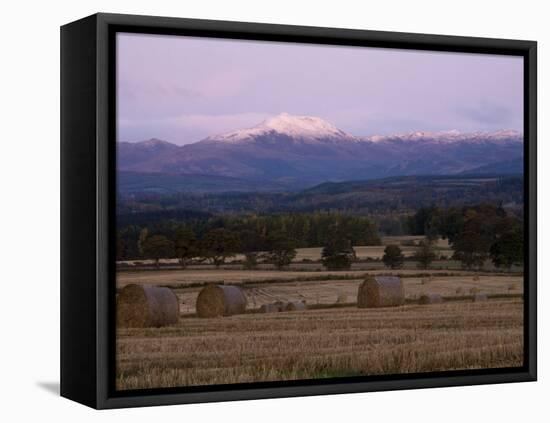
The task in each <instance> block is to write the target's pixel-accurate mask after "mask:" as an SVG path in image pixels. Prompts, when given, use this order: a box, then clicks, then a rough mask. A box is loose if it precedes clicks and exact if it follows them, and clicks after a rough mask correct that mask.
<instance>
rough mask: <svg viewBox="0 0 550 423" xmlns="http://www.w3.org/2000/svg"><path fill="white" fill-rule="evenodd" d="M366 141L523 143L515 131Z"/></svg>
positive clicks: (398, 136) (410, 135) (426, 134)
mask: <svg viewBox="0 0 550 423" xmlns="http://www.w3.org/2000/svg"><path fill="white" fill-rule="evenodd" d="M363 140H364V141H369V142H375V143H382V142H394V141H409V142H423V143H439V144H448V143H455V142H465V143H476V142H501V141H511V142H522V141H523V135H522V134H521V132H518V131H514V130H500V131H495V132H460V131H457V130H456V129H453V130H450V131H439V132H426V131H417V132H412V133H406V134H396V135H373V136H370V137H365V138H363Z"/></svg>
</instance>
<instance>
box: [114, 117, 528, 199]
mask: <svg viewBox="0 0 550 423" xmlns="http://www.w3.org/2000/svg"><path fill="white" fill-rule="evenodd" d="M522 160H523V135H522V134H521V133H518V132H516V131H497V132H474V133H461V132H458V131H446V132H414V133H410V134H404V135H387V136H370V137H361V136H355V135H352V134H349V133H347V132H344V131H342V130H340V129H338V128H336V127H335V126H334V125H332V124H330V123H328V122H326V121H324V120H323V119H320V118H318V117H310V116H291V115H289V114H286V113H283V114H280V115H277V116H274V117H272V118H269V119H267V120H265V121H264V122H262V123H260V124H258V125H257V126H254V127H252V128H247V129H242V130H238V131H233V132H229V133H225V134H220V135H213V136H209V137H208V138H205V139H203V140H201V141H198V142H195V143H192V144H186V145H183V146H178V145H175V144H171V143H169V142H166V141H162V140H158V139H151V140H148V141H143V142H137V143H129V142H119V143H117V166H118V171H119V174H120V175H121V176H120V177H119V190H120V191H121V192H136V191H140V190H141V191H155V192H175V191H193V192H197V191H206V192H210V191H211V190H212V189H215V190H218V191H219V190H220V187H223V189H224V190H228V191H232V190H234V191H261V190H285V189H286V190H296V189H302V188H306V187H310V186H314V185H316V184H319V183H323V182H329V181H332V182H338V181H346V180H365V179H373V178H384V177H390V176H407V175H454V174H474V173H495V170H498V173H521V172H522Z"/></svg>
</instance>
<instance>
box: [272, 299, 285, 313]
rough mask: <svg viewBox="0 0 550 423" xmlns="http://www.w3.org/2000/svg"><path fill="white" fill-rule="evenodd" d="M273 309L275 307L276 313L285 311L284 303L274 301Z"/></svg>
mask: <svg viewBox="0 0 550 423" xmlns="http://www.w3.org/2000/svg"><path fill="white" fill-rule="evenodd" d="M273 305H274V306H275V307H277V311H285V307H286V303H285V302H283V301H275V302H274V303H273Z"/></svg>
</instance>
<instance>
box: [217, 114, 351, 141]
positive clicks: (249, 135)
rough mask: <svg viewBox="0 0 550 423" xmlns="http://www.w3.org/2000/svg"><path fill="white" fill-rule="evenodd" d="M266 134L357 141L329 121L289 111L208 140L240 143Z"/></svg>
mask: <svg viewBox="0 0 550 423" xmlns="http://www.w3.org/2000/svg"><path fill="white" fill-rule="evenodd" d="M264 135H279V136H281V135H282V136H286V137H289V138H294V139H307V140H310V141H315V140H322V139H332V140H348V141H357V140H358V139H357V138H356V137H354V136H353V135H350V134H348V133H346V132H344V131H342V130H340V129H338V128H337V127H335V126H334V125H332V124H330V123H328V122H327V121H325V120H323V119H321V118H318V117H314V116H293V115H290V114H288V113H281V114H279V115H277V116H273V117H271V118H269V119H266V120H264V121H263V122H262V123H260V124H259V125H256V126H254V127H252V128H247V129H241V130H238V131H233V132H228V133H226V134H221V135H213V136H210V137H208V138H206V140H208V141H225V142H231V143H240V142H245V141H249V140H253V139H255V138H257V137H259V136H264Z"/></svg>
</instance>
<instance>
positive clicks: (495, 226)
mask: <svg viewBox="0 0 550 423" xmlns="http://www.w3.org/2000/svg"><path fill="white" fill-rule="evenodd" d="M410 225H411V227H412V231H411V232H412V233H413V234H414V235H426V237H427V240H428V241H427V242H426V244H427V245H425V246H421V248H420V250H421V251H424V252H425V253H424V254H425V255H426V254H427V253H426V251H429V249H430V248H431V247H430V245H429V244H431V241H432V240H434V239H436V238H438V237H441V238H444V239H448V240H449V243H450V245H451V248H452V249H453V259H455V260H459V261H460V262H461V263H462V265H463V266H464V267H465V268H468V269H471V268H474V267H481V266H482V265H483V263H484V262H485V261H486V260H488V259H491V260H492V262H493V264H494V265H495V266H497V267H503V268H508V269H509V268H511V267H512V266H513V265H521V264H523V259H524V231H523V221H522V220H520V219H518V218H517V217H514V216H510V215H508V214H507V213H506V211H505V210H504V209H503V208H502V207H500V206H495V205H492V204H481V205H478V206H475V207H471V206H470V207H462V208H448V209H442V208H436V207H432V208H423V209H420V210H418V212H417V213H416V214H415V215H413V216H411V218H410ZM430 257H431V256H430Z"/></svg>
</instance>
